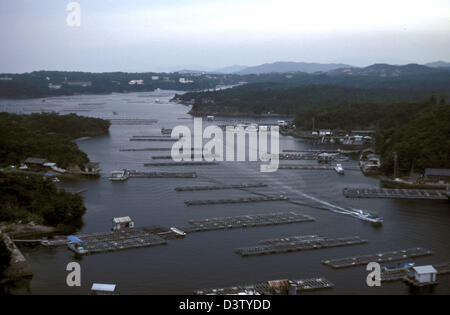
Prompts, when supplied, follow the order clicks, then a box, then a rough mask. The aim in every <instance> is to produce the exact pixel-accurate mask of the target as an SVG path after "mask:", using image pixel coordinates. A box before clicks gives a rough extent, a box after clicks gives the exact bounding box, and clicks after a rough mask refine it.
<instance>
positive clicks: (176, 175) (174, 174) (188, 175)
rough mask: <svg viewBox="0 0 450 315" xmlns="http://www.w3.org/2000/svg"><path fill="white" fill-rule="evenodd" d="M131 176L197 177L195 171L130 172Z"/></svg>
mask: <svg viewBox="0 0 450 315" xmlns="http://www.w3.org/2000/svg"><path fill="white" fill-rule="evenodd" d="M129 177H130V178H196V177H197V173H195V172H183V173H178V172H177V173H169V172H130V174H129Z"/></svg>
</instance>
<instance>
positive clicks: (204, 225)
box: [180, 211, 315, 233]
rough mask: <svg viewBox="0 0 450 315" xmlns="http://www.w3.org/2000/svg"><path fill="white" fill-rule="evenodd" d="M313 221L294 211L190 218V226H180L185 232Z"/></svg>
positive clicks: (311, 218)
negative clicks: (198, 218) (201, 218)
mask: <svg viewBox="0 0 450 315" xmlns="http://www.w3.org/2000/svg"><path fill="white" fill-rule="evenodd" d="M312 221H315V219H314V218H313V217H310V216H308V215H304V214H300V213H297V212H294V211H291V212H278V213H271V214H259V215H243V216H235V217H221V218H212V219H203V220H190V221H189V224H190V226H187V227H181V228H180V229H181V230H183V231H185V232H186V233H193V232H206V231H215V230H225V229H239V228H250V227H258V226H270V225H281V224H292V223H301V222H312Z"/></svg>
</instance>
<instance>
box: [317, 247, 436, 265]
mask: <svg viewBox="0 0 450 315" xmlns="http://www.w3.org/2000/svg"><path fill="white" fill-rule="evenodd" d="M432 254H433V252H432V251H430V250H427V249H424V248H421V247H417V248H410V249H402V250H397V251H392V252H385V253H379V254H373V255H364V256H355V257H347V258H339V259H332V260H326V261H323V263H324V264H325V265H327V266H329V267H332V268H335V269H338V268H347V267H354V266H360V265H367V264H368V263H370V262H378V263H384V262H389V261H396V260H403V259H408V258H415V257H422V256H428V255H432Z"/></svg>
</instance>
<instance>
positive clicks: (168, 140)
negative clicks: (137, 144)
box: [130, 137, 179, 142]
mask: <svg viewBox="0 0 450 315" xmlns="http://www.w3.org/2000/svg"><path fill="white" fill-rule="evenodd" d="M178 140H179V139H174V138H166V137H164V138H131V139H130V141H166V142H175V141H178Z"/></svg>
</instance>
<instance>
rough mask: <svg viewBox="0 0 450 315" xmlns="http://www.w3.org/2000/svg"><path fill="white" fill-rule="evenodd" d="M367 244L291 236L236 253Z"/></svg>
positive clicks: (346, 239) (357, 240) (356, 239)
mask: <svg viewBox="0 0 450 315" xmlns="http://www.w3.org/2000/svg"><path fill="white" fill-rule="evenodd" d="M364 243H367V240H363V239H361V238H360V237H359V236H351V237H342V238H334V239H333V238H328V237H324V236H319V235H306V236H293V237H286V238H279V239H273V240H265V241H261V242H260V245H257V246H251V247H243V248H238V249H237V250H236V253H237V254H238V255H240V256H242V257H248V256H260V255H272V254H281V253H290V252H298V251H304V250H312V249H321V248H329V247H340V246H350V245H357V244H364Z"/></svg>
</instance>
